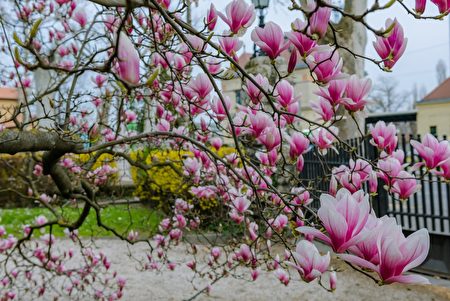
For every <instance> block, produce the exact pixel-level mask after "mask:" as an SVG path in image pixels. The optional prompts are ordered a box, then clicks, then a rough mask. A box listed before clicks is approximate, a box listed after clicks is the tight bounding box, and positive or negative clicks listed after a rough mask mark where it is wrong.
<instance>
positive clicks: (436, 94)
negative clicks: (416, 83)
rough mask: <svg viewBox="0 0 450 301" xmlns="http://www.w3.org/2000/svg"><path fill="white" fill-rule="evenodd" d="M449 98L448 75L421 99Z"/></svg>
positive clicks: (449, 82) (449, 84)
mask: <svg viewBox="0 0 450 301" xmlns="http://www.w3.org/2000/svg"><path fill="white" fill-rule="evenodd" d="M446 99H450V77H449V78H447V79H446V80H445V81H444V82H442V83H441V84H440V85H439V86H437V87H436V88H435V89H434V90H433V91H431V92H430V93H429V94H428V95H426V96H425V97H424V98H423V100H422V101H424V102H426V101H430V100H446Z"/></svg>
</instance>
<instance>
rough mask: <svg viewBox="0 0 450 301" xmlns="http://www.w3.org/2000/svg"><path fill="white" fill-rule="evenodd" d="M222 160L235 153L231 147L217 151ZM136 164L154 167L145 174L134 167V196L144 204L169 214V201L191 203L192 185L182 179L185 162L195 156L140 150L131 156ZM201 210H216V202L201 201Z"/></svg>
mask: <svg viewBox="0 0 450 301" xmlns="http://www.w3.org/2000/svg"><path fill="white" fill-rule="evenodd" d="M215 152H216V153H217V154H218V155H219V156H220V157H224V156H226V155H228V154H230V153H233V152H235V149H234V148H232V147H221V148H220V149H219V150H218V151H215ZM130 156H131V158H132V159H133V160H137V161H139V162H142V163H145V164H146V165H149V166H152V167H151V168H150V169H149V170H147V171H145V170H142V169H140V168H138V167H135V166H132V167H131V178H132V179H133V182H134V183H135V185H136V189H135V192H134V194H135V196H137V197H139V198H140V199H141V200H148V201H151V202H153V204H154V205H155V206H157V207H158V208H160V209H162V210H164V211H168V210H170V206H171V205H172V204H171V203H170V201H169V200H174V199H176V198H183V199H184V200H186V201H188V202H192V195H191V193H190V189H191V185H192V183H190V182H189V179H188V178H186V177H185V176H184V175H183V160H185V159H186V158H188V157H193V154H192V152H190V151H185V150H161V149H153V150H149V149H140V150H136V151H133V152H131V154H130ZM198 204H199V207H200V209H201V210H207V209H211V208H214V207H216V206H217V205H218V204H219V202H218V201H217V200H200V201H199V203H198Z"/></svg>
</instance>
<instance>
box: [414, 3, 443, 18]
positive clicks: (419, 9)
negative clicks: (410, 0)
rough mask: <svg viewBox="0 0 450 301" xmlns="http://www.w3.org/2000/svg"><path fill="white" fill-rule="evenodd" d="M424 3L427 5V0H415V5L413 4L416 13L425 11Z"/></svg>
mask: <svg viewBox="0 0 450 301" xmlns="http://www.w3.org/2000/svg"><path fill="white" fill-rule="evenodd" d="M445 2H447V0H446V1H445ZM426 5H427V0H416V6H415V11H416V13H418V14H419V15H421V14H423V12H424V11H425V7H426Z"/></svg>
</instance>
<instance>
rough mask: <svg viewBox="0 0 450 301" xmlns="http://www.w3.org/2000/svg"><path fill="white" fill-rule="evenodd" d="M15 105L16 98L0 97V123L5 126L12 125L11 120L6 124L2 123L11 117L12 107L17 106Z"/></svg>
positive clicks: (16, 102)
mask: <svg viewBox="0 0 450 301" xmlns="http://www.w3.org/2000/svg"><path fill="white" fill-rule="evenodd" d="M17 105H18V101H17V100H12V99H0V124H3V125H4V126H6V127H11V126H14V123H13V122H12V121H9V122H7V123H6V124H4V122H5V121H6V120H9V119H11V117H12V114H13V113H14V108H15V107H17Z"/></svg>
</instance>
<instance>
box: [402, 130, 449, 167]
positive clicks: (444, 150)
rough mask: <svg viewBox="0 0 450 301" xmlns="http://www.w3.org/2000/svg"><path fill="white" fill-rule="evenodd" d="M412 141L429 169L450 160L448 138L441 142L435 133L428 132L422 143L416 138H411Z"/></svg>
mask: <svg viewBox="0 0 450 301" xmlns="http://www.w3.org/2000/svg"><path fill="white" fill-rule="evenodd" d="M410 143H411V145H412V146H413V147H414V149H415V150H416V151H417V152H418V153H419V155H420V157H422V159H423V160H424V161H425V166H426V167H427V168H428V169H434V168H436V167H439V166H441V165H443V164H444V163H445V162H447V161H449V160H450V144H449V142H448V140H444V141H441V142H439V140H437V139H436V137H434V136H433V135H431V134H426V135H425V137H424V138H423V140H422V143H420V142H419V141H416V140H411V142H410Z"/></svg>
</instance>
